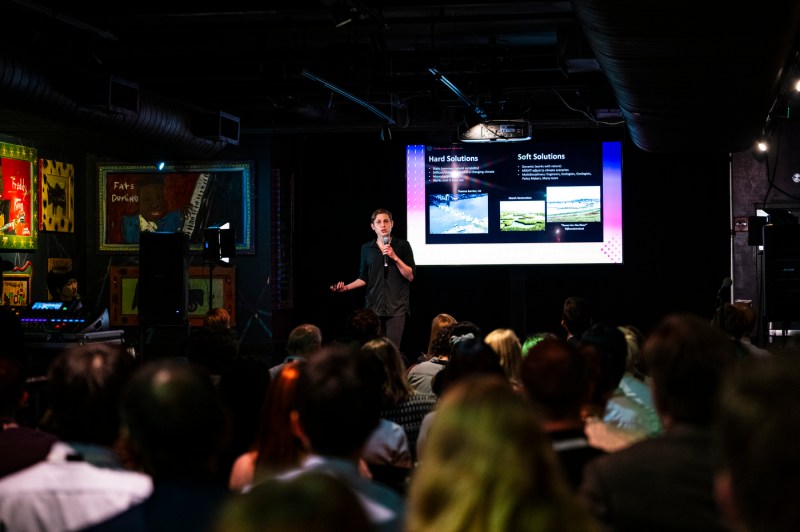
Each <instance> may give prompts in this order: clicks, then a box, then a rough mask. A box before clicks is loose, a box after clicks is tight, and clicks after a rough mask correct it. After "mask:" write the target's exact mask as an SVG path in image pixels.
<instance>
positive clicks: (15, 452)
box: [0, 312, 58, 478]
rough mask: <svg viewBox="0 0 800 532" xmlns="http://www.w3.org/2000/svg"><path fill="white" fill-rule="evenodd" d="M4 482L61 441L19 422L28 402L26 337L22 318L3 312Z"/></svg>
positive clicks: (0, 459) (0, 462) (0, 406)
mask: <svg viewBox="0 0 800 532" xmlns="http://www.w3.org/2000/svg"><path fill="white" fill-rule="evenodd" d="M0 330H2V331H3V343H2V345H0V478H2V477H4V476H6V475H8V474H11V473H14V472H16V471H19V470H21V469H24V468H26V467H28V466H31V465H33V464H35V463H37V462H40V461H42V460H44V459H45V458H46V457H47V453H48V452H50V448H51V447H52V446H53V443H55V442H56V440H57V439H58V438H56V436H54V435H53V434H50V433H48V432H44V431H42V430H38V429H37V428H36V427H35V426H31V425H29V424H26V423H25V422H24V421H23V420H22V419H19V418H18V414H19V412H20V411H21V410H22V408H23V406H24V405H25V403H26V401H27V400H28V391H27V390H26V387H25V384H26V378H27V371H26V368H27V364H26V361H25V355H24V353H25V335H24V333H23V330H22V325H21V324H20V321H19V318H18V317H16V316H15V315H12V314H11V313H5V312H0Z"/></svg>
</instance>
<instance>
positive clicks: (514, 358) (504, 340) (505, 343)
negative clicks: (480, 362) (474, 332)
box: [485, 329, 522, 388]
mask: <svg viewBox="0 0 800 532" xmlns="http://www.w3.org/2000/svg"><path fill="white" fill-rule="evenodd" d="M485 341H486V343H487V344H489V346H490V347H491V348H492V349H494V352H495V353H497V356H499V357H500V365H501V366H503V369H504V370H505V372H506V376H507V377H508V380H509V382H511V384H512V385H513V386H514V387H516V388H519V387H521V386H522V384H521V382H520V365H521V363H522V344H521V343H520V341H519V337H518V336H517V333H515V332H514V331H513V330H512V329H495V330H493V331H491V332H490V333H489V334H487V335H486V338H485Z"/></svg>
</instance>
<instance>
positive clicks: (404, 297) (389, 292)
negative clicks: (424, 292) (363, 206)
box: [330, 209, 416, 349]
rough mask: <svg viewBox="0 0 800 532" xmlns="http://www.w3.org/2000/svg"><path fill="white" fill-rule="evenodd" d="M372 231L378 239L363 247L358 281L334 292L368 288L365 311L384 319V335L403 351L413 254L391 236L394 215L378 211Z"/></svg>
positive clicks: (340, 284) (334, 287)
mask: <svg viewBox="0 0 800 532" xmlns="http://www.w3.org/2000/svg"><path fill="white" fill-rule="evenodd" d="M370 227H371V228H372V230H373V231H374V232H375V235H376V238H374V239H371V240H370V241H369V242H367V243H365V244H363V245H362V246H361V267H360V272H359V275H358V278H357V279H356V280H355V281H352V282H350V283H347V284H345V283H344V282H342V281H339V282H338V283H336V284H334V285H331V287H330V288H331V290H332V291H333V292H347V291H349V290H355V289H356V288H361V287H362V286H366V287H367V294H366V300H365V305H364V306H365V307H366V308H368V309H372V310H374V311H375V313H376V314H377V315H378V316H379V317H380V319H381V326H382V327H383V331H384V334H385V335H386V337H387V338H389V340H391V341H392V342H394V344H395V345H396V346H397V348H398V349H400V342H401V341H402V339H403V329H404V328H405V323H406V315H407V314H408V313H409V311H410V305H409V285H410V283H411V281H413V280H414V273H415V271H416V265H415V264H414V252H413V251H412V250H411V244H409V243H408V241H406V240H403V239H401V238H398V237H396V236H393V235H392V228H393V227H394V221H393V220H392V213H391V212H389V211H387V210H386V209H377V210H376V211H375V212H373V213H372V223H371V224H370Z"/></svg>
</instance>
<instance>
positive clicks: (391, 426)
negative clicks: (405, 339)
mask: <svg viewBox="0 0 800 532" xmlns="http://www.w3.org/2000/svg"><path fill="white" fill-rule="evenodd" d="M390 341H391V340H390ZM361 459H362V460H363V461H364V463H365V464H366V465H367V467H368V468H369V469H370V472H371V474H372V477H373V478H375V479H376V480H381V479H380V478H376V476H375V474H374V471H377V470H381V468H384V467H386V468H398V469H400V470H403V471H404V472H407V473H411V467H412V466H413V459H412V458H411V450H410V449H409V446H408V436H406V431H405V430H403V427H401V426H400V425H398V424H397V423H395V422H394V421H390V420H388V419H386V418H383V417H382V418H381V419H380V420H379V421H378V426H377V427H375V430H373V431H372V433H371V434H370V435H369V437H368V438H367V442H366V443H365V444H364V449H363V450H362V451H361ZM384 484H387V482H385V481H384Z"/></svg>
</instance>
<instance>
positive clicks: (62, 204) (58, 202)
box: [39, 159, 75, 233]
mask: <svg viewBox="0 0 800 532" xmlns="http://www.w3.org/2000/svg"><path fill="white" fill-rule="evenodd" d="M39 183H40V186H39V230H40V231H57V232H61V233H73V232H75V167H74V166H73V165H71V164H67V163H62V162H59V161H51V160H49V159H39Z"/></svg>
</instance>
